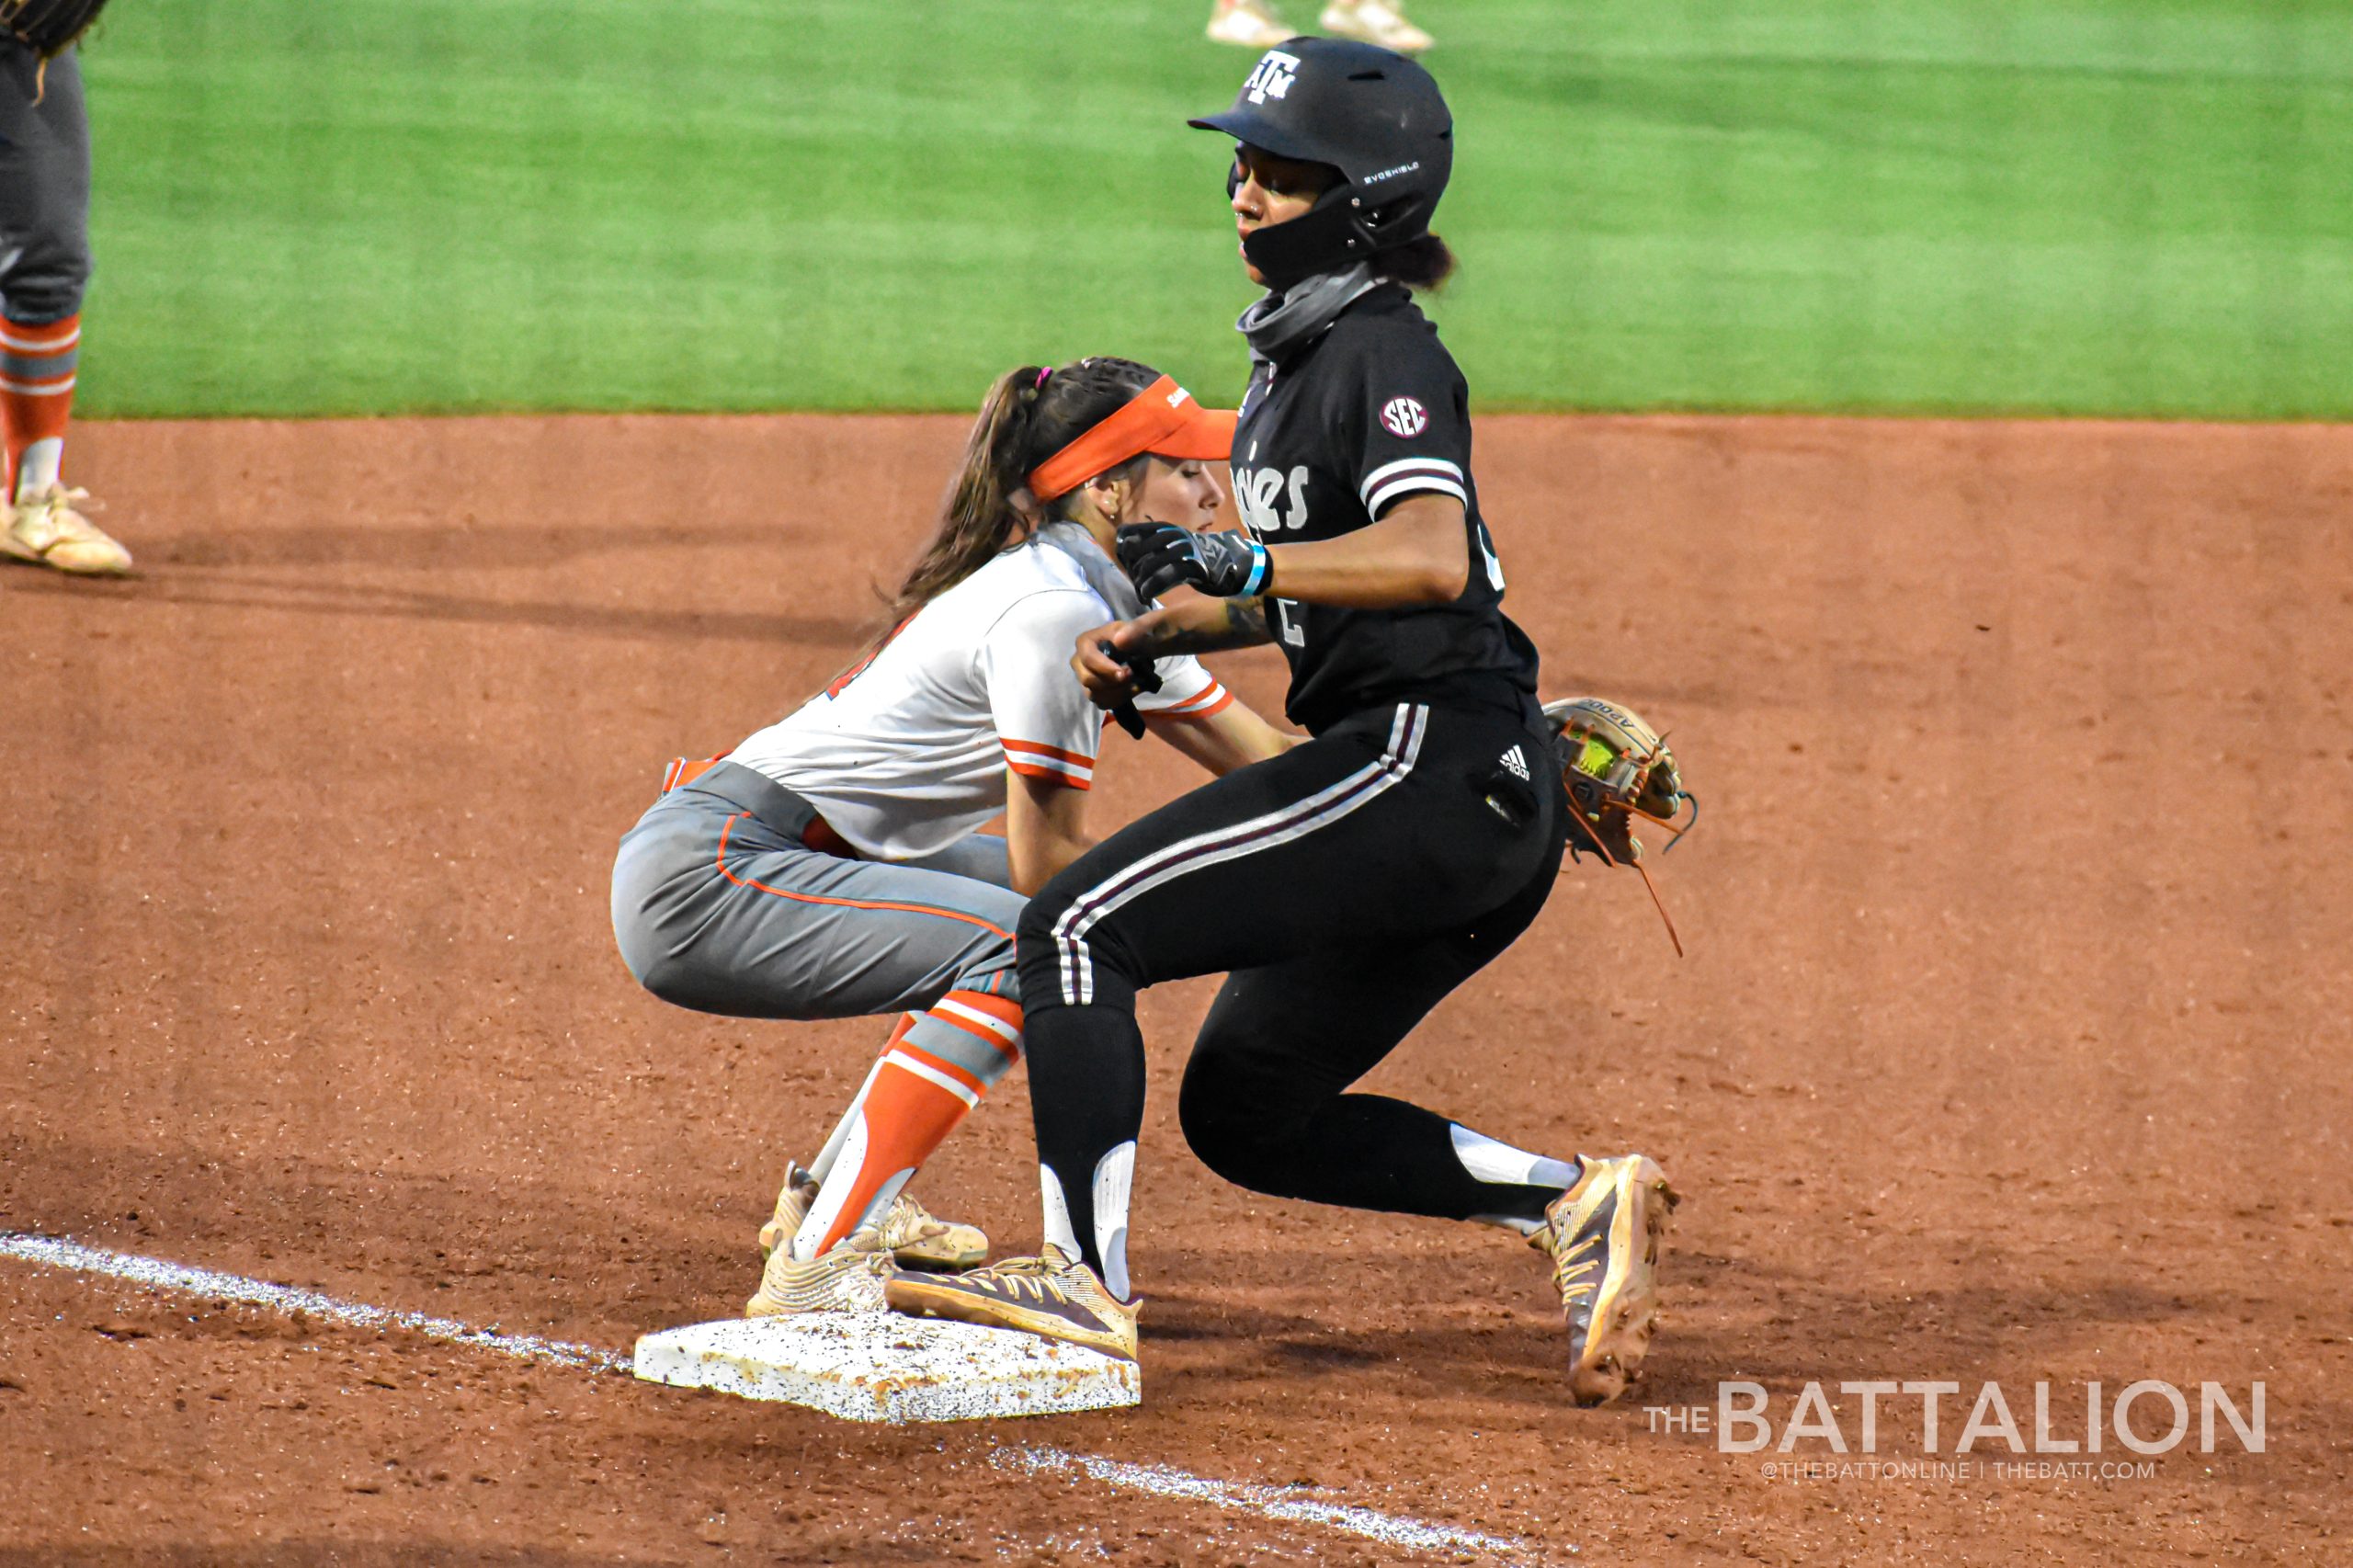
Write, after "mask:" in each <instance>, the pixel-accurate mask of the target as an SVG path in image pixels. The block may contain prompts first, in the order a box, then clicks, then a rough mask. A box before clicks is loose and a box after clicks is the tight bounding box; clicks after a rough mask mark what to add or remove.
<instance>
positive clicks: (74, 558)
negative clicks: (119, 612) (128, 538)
mask: <svg viewBox="0 0 2353 1568" xmlns="http://www.w3.org/2000/svg"><path fill="white" fill-rule="evenodd" d="M89 498H90V493H89V492H88V491H86V490H68V489H66V488H65V487H64V486H63V485H62V484H52V485H51V486H50V487H49V488H48V489H46V490H44V491H42V492H41V493H40V494H38V495H35V496H34V497H32V498H31V499H30V500H28V501H23V502H20V503H18V504H17V506H16V507H15V508H13V509H12V511H11V512H10V514H9V517H8V526H7V527H6V528H0V555H8V556H13V557H14V558H15V559H17V560H18V561H29V562H33V563H34V564H35V565H37V566H50V567H54V568H55V569H56V570H58V571H60V572H67V573H71V574H74V576H76V577H119V576H122V575H123V574H126V573H128V572H129V571H130V570H131V551H127V550H125V549H123V548H122V546H121V545H119V544H118V543H117V542H115V540H112V539H110V538H108V536H107V534H106V532H105V530H104V529H102V528H99V527H98V526H97V524H96V523H93V522H92V521H90V519H89V518H87V517H84V516H83V515H82V514H81V513H80V512H78V511H76V510H75V509H74V508H75V506H76V505H77V504H78V503H81V502H85V501H87V500H89Z"/></svg>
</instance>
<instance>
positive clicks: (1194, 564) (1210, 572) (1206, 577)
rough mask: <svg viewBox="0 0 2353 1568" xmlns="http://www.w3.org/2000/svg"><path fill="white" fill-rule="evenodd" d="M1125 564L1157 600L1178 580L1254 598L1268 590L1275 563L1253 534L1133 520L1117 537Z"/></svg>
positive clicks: (1224, 595) (1218, 594)
mask: <svg viewBox="0 0 2353 1568" xmlns="http://www.w3.org/2000/svg"><path fill="white" fill-rule="evenodd" d="M1117 548H1118V551H1119V554H1120V565H1121V566H1123V567H1125V568H1126V569H1127V574H1128V577H1129V579H1130V580H1131V582H1133V583H1134V584H1135V585H1136V592H1138V593H1140V594H1142V596H1143V597H1145V598H1147V599H1156V598H1158V597H1160V596H1161V595H1163V594H1165V593H1166V592H1167V591H1168V590H1169V589H1171V588H1173V587H1176V585H1178V584H1180V583H1182V584H1187V585H1190V586H1192V587H1196V588H1199V590H1200V591H1201V592H1203V593H1205V594H1207V595H1209V596H1210V597H1212V598H1220V599H1233V598H1250V597H1254V596H1256V595H1257V594H1259V593H1260V592H1262V591H1264V590H1265V588H1266V586H1267V577H1268V576H1269V575H1270V574H1272V572H1273V564H1272V562H1269V561H1268V560H1267V547H1266V546H1265V545H1263V544H1260V543H1259V542H1258V541H1257V540H1255V539H1252V538H1251V537H1250V536H1249V535H1248V534H1238V533H1215V534H1197V533H1193V532H1191V531H1190V530H1188V529H1186V528H1178V527H1177V526H1176V524H1174V523H1130V524H1128V525H1127V526H1126V527H1125V528H1121V529H1120V537H1119V540H1118V541H1117Z"/></svg>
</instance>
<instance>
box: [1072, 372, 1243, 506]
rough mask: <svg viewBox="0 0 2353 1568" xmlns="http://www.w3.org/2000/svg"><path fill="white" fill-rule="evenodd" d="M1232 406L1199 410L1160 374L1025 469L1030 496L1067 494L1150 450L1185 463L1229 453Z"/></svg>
mask: <svg viewBox="0 0 2353 1568" xmlns="http://www.w3.org/2000/svg"><path fill="white" fill-rule="evenodd" d="M1235 417H1236V415H1235V414H1234V412H1233V410H1232V409H1230V408H1203V407H1202V406H1201V405H1200V404H1199V403H1195V402H1194V401H1193V394H1192V393H1191V392H1187V391H1186V390H1185V389H1184V388H1183V387H1180V386H1178V385H1177V384H1176V378H1174V377H1172V376H1163V377H1161V378H1160V380H1158V381H1154V382H1153V383H1152V385H1150V386H1148V387H1146V388H1144V389H1143V391H1142V392H1138V393H1136V395H1135V396H1133V397H1132V398H1130V399H1129V400H1128V402H1127V403H1126V404H1125V405H1124V406H1122V407H1121V408H1120V411H1119V412H1118V413H1117V414H1114V415H1111V416H1110V417H1109V418H1108V419H1106V420H1105V421H1103V423H1102V424H1100V425H1097V426H1095V428H1093V429H1092V430H1089V431H1087V432H1086V434H1085V435H1084V436H1081V437H1079V438H1078V439H1077V440H1075V441H1073V442H1072V443H1071V444H1070V445H1069V446H1067V447H1064V448H1063V449H1062V450H1061V451H1059V452H1056V453H1055V454H1054V455H1053V456H1052V457H1050V458H1048V459H1047V460H1045V461H1044V462H1041V463H1040V464H1039V465H1038V466H1037V467H1036V468H1033V469H1031V470H1030V471H1029V494H1032V495H1035V496H1036V497H1037V498H1038V499H1039V500H1040V501H1051V500H1052V499H1053V498H1054V497H1055V496H1057V495H1066V494H1069V493H1070V492H1072V491H1074V490H1075V489H1077V488H1078V487H1079V486H1080V485H1082V484H1084V483H1086V482H1087V481H1088V480H1090V479H1093V478H1094V477H1095V476H1096V475H1097V474H1098V473H1101V472H1103V471H1104V470H1106V469H1113V468H1117V467H1119V466H1120V464H1121V463H1123V462H1125V461H1127V460H1129V459H1130V458H1133V457H1142V455H1143V454H1144V453H1146V452H1150V453H1151V454H1152V455H1153V456H1154V457H1156V458H1171V459H1175V460H1178V461H1183V460H1187V459H1191V458H1222V457H1227V456H1230V455H1231V454H1232V453H1233V421H1234V419H1235Z"/></svg>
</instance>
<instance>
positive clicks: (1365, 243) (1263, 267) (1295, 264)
mask: <svg viewBox="0 0 2353 1568" xmlns="http://www.w3.org/2000/svg"><path fill="white" fill-rule="evenodd" d="M1373 250H1374V241H1373V231H1372V229H1371V227H1370V225H1369V224H1367V223H1366V222H1365V221H1364V211H1363V208H1362V207H1361V205H1360V204H1359V202H1358V198H1357V194H1356V187H1354V186H1351V185H1349V184H1348V183H1347V181H1345V180H1342V181H1340V182H1338V183H1337V184H1336V185H1334V186H1333V187H1332V188H1331V189H1329V190H1327V191H1325V192H1324V194H1323V195H1321V196H1319V197H1317V198H1316V199H1315V205H1314V206H1313V207H1311V208H1309V209H1308V210H1306V211H1304V212H1302V213H1301V214H1300V215H1299V216H1298V217H1296V218H1293V219H1292V220H1291V221H1290V222H1288V223H1275V224H1270V225H1268V226H1267V227H1266V228H1263V229H1257V230H1254V231H1252V233H1250V235H1249V236H1248V237H1247V238H1245V240H1244V241H1243V242H1242V254H1243V256H1245V258H1247V259H1248V261H1249V263H1250V265H1251V266H1253V267H1256V268H1257V269H1258V272H1259V275H1260V276H1261V277H1263V278H1266V280H1267V288H1269V289H1273V290H1278V291H1279V290H1284V289H1288V288H1290V286H1291V285H1292V284H1294V283H1296V282H1298V281H1299V280H1300V279H1301V278H1313V277H1314V276H1315V275H1316V274H1317V273H1319V272H1331V271H1334V270H1336V268H1339V267H1347V266H1348V265H1349V264H1351V263H1353V262H1358V261H1369V260H1370V259H1371V256H1372V253H1373Z"/></svg>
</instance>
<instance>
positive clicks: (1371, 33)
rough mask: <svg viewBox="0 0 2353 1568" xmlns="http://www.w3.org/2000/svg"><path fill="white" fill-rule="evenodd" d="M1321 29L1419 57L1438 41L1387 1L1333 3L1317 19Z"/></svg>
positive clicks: (1325, 7)
mask: <svg viewBox="0 0 2353 1568" xmlns="http://www.w3.org/2000/svg"><path fill="white" fill-rule="evenodd" d="M1317 21H1318V22H1319V23H1320V24H1321V25H1322V27H1323V28H1324V31H1325V32H1327V33H1336V34H1338V35H1339V36H1340V37H1342V38H1352V39H1357V40H1360V41H1362V42H1365V43H1377V44H1379V45H1380V46H1381V48H1383V49H1392V50H1395V51H1397V52H1398V53H1400V54H1419V53H1421V51H1424V50H1426V49H1427V48H1428V47H1429V46H1430V45H1431V44H1433V43H1436V42H1437V41H1438V40H1436V39H1433V38H1432V37H1430V35H1429V34H1427V33H1426V32H1424V31H1423V30H1422V29H1421V28H1417V27H1415V25H1414V24H1413V23H1411V22H1409V21H1407V20H1406V19H1405V13H1404V12H1403V11H1401V10H1399V9H1398V8H1397V7H1396V6H1392V5H1391V4H1390V3H1389V0H1332V4H1331V5H1329V6H1324V15H1323V16H1322V17H1318V18H1317Z"/></svg>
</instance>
